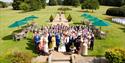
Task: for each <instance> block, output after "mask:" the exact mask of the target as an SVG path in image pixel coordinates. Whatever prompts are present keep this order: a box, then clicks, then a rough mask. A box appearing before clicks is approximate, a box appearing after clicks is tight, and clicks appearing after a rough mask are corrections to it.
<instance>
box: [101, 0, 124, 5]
mask: <svg viewBox="0 0 125 63" xmlns="http://www.w3.org/2000/svg"><path fill="white" fill-rule="evenodd" d="M99 3H100V4H102V5H111V6H122V5H125V0H99Z"/></svg>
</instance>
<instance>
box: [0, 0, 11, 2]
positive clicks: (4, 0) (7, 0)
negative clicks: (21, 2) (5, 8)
mask: <svg viewBox="0 0 125 63" xmlns="http://www.w3.org/2000/svg"><path fill="white" fill-rule="evenodd" d="M0 1H3V2H13V0H0Z"/></svg>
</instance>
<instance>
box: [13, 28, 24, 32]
mask: <svg viewBox="0 0 125 63" xmlns="http://www.w3.org/2000/svg"><path fill="white" fill-rule="evenodd" d="M22 30H23V29H22V28H21V29H18V30H15V31H13V32H12V33H19V32H21V31H22Z"/></svg>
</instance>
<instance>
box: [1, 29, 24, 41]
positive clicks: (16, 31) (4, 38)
mask: <svg viewBox="0 0 125 63" xmlns="http://www.w3.org/2000/svg"><path fill="white" fill-rule="evenodd" d="M21 31H22V29H18V30H15V31H13V32H12V34H10V35H7V36H4V37H3V38H2V39H3V40H12V39H13V38H12V37H13V34H14V33H19V32H21Z"/></svg>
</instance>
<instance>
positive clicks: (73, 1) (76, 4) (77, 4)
mask: <svg viewBox="0 0 125 63" xmlns="http://www.w3.org/2000/svg"><path fill="white" fill-rule="evenodd" d="M79 5H80V2H79V0H72V6H75V7H77V6H79Z"/></svg>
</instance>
